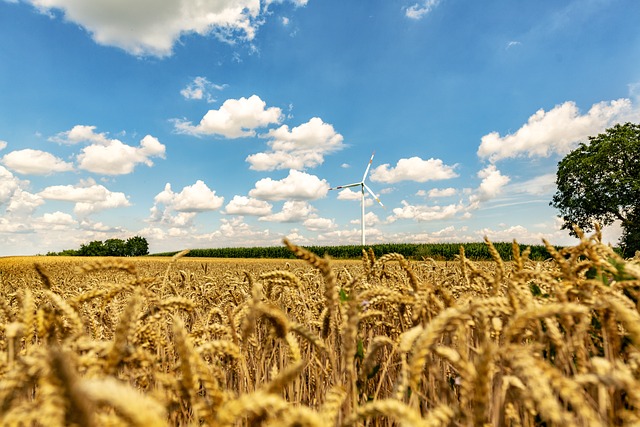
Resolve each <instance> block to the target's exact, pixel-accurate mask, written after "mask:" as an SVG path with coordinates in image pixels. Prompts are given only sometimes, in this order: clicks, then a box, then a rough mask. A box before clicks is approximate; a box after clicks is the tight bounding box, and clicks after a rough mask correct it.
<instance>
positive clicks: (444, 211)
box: [387, 200, 465, 223]
mask: <svg viewBox="0 0 640 427" xmlns="http://www.w3.org/2000/svg"><path fill="white" fill-rule="evenodd" d="M464 211H465V206H464V205H462V204H451V205H446V206H425V205H412V204H409V203H408V202H406V201H404V200H403V201H402V207H399V208H395V209H393V215H390V216H389V217H387V222H390V223H392V222H395V221H396V220H398V219H411V220H414V221H419V222H423V221H436V220H442V219H449V218H453V217H454V216H456V215H457V214H459V213H461V212H464Z"/></svg>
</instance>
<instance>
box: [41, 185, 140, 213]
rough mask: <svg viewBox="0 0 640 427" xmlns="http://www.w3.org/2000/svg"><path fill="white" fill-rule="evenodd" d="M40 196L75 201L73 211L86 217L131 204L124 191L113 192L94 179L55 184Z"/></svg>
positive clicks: (44, 190)
mask: <svg viewBox="0 0 640 427" xmlns="http://www.w3.org/2000/svg"><path fill="white" fill-rule="evenodd" d="M38 196H39V197H41V198H43V199H47V200H59V201H65V202H72V203H75V206H74V209H73V211H74V212H75V214H76V215H78V216H81V217H85V216H87V215H90V214H92V213H95V212H100V211H103V210H105V209H114V208H121V207H127V206H130V205H131V203H130V202H129V199H128V198H127V196H126V195H125V194H124V193H121V192H113V191H110V190H109V189H107V188H106V187H104V186H103V185H99V184H96V183H95V181H93V180H88V181H83V182H80V183H79V184H78V185H53V186H50V187H46V188H45V189H43V190H42V191H41V192H40V193H38Z"/></svg>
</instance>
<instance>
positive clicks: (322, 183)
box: [249, 169, 329, 200]
mask: <svg viewBox="0 0 640 427" xmlns="http://www.w3.org/2000/svg"><path fill="white" fill-rule="evenodd" d="M328 191H329V184H327V181H326V180H324V179H323V180H320V179H319V178H318V177H317V176H315V175H309V174H307V173H305V172H300V171H297V170H294V169H291V170H290V171H289V175H288V176H287V177H286V178H283V179H281V180H280V181H274V180H272V179H271V178H264V179H261V180H260V181H258V182H256V186H255V188H254V189H252V190H251V191H249V196H251V197H255V198H257V199H262V200H313V199H319V198H322V197H325V196H326V195H327V192H328Z"/></svg>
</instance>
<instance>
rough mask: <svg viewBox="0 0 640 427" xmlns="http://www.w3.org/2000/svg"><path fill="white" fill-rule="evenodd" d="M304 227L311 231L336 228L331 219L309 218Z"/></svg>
mask: <svg viewBox="0 0 640 427" xmlns="http://www.w3.org/2000/svg"><path fill="white" fill-rule="evenodd" d="M302 225H304V226H305V228H306V229H307V230H309V231H324V230H331V229H332V228H335V226H336V225H335V223H334V222H333V220H332V219H329V218H308V219H306V220H305V221H304V222H303V223H302Z"/></svg>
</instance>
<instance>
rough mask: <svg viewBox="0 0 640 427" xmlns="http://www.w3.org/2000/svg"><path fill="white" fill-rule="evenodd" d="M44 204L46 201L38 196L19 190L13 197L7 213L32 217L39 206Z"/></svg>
mask: <svg viewBox="0 0 640 427" xmlns="http://www.w3.org/2000/svg"><path fill="white" fill-rule="evenodd" d="M43 204H44V200H42V197H40V196H38V195H37V194H32V193H29V192H28V191H24V190H22V189H17V190H16V192H15V193H13V196H12V197H11V201H10V202H9V206H7V213H11V214H14V215H30V214H32V213H33V211H34V210H35V209H36V208H37V207H38V206H41V205H43Z"/></svg>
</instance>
